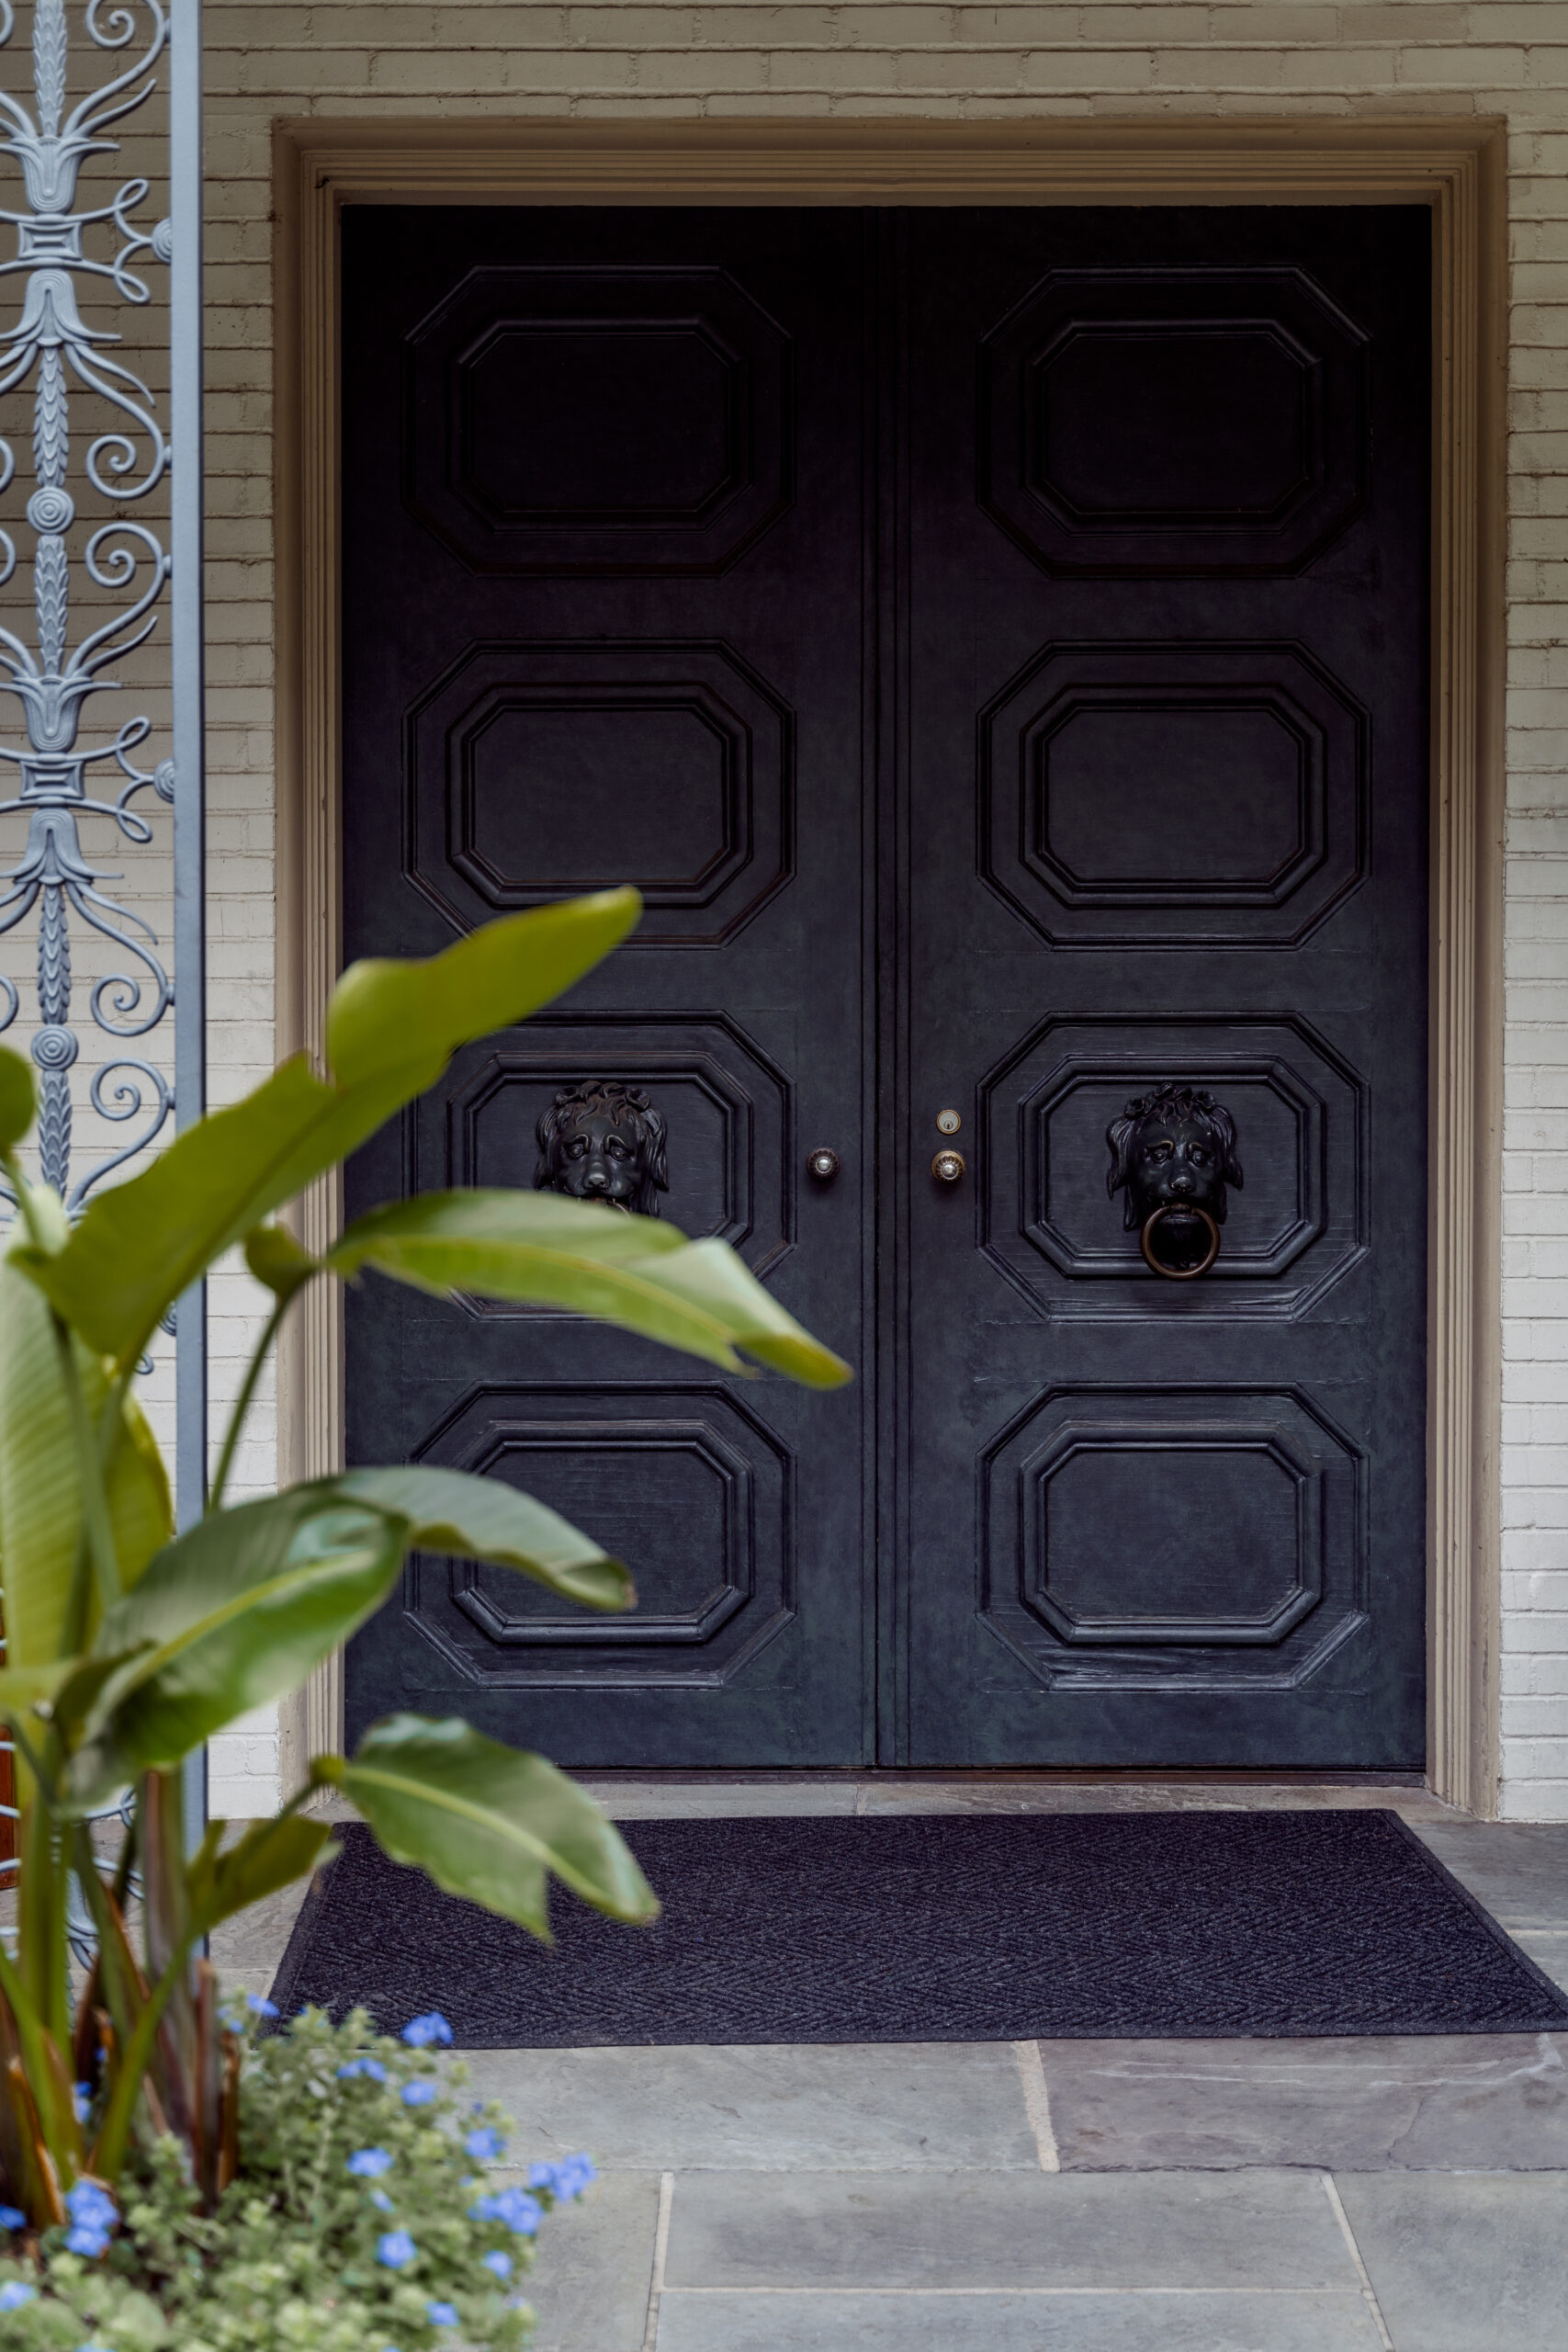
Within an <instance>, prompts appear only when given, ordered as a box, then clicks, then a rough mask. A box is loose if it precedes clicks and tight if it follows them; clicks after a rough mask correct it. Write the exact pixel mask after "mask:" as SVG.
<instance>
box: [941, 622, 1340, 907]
mask: <svg viewBox="0 0 1568 2352" xmlns="http://www.w3.org/2000/svg"><path fill="white" fill-rule="evenodd" d="M1366 742H1367V725H1366V719H1365V716H1364V714H1363V713H1362V711H1361V710H1360V708H1359V706H1358V705H1357V704H1356V703H1355V702H1354V701H1353V699H1352V698H1351V697H1350V696H1349V695H1348V694H1347V693H1346V692H1345V691H1344V689H1343V688H1342V687H1340V686H1338V685H1337V684H1335V683H1334V682H1333V681H1332V680H1330V678H1329V677H1328V676H1327V674H1326V673H1325V672H1324V671H1323V670H1322V669H1321V667H1320V666H1319V665H1318V663H1316V662H1314V660H1313V659H1312V658H1311V656H1310V655H1309V654H1307V653H1306V652H1305V651H1304V650H1303V648H1301V647H1300V646H1294V645H1258V644H1232V645H1224V644H1222V645H1215V644H1205V645H1190V644H1189V645H1184V644H1181V643H1179V642H1177V643H1162V644H1159V645H1138V644H1130V645H1055V646H1047V647H1046V648H1044V650H1043V651H1042V652H1040V653H1039V654H1037V655H1036V656H1035V658H1034V659H1033V660H1032V662H1030V663H1029V664H1028V665H1027V667H1026V668H1024V669H1023V670H1022V671H1021V673H1019V675H1018V676H1017V677H1015V678H1014V679H1012V680H1011V681H1010V684H1008V685H1007V686H1006V687H1004V689H1003V690H1002V692H1001V694H1000V695H998V696H997V698H996V699H995V701H994V702H992V703H991V704H989V705H988V706H987V709H986V710H985V711H984V712H983V713H982V714H981V719H980V794H981V812H982V813H981V831H982V840H983V853H982V854H983V860H984V871H985V874H986V878H987V881H988V882H989V883H990V884H991V887H992V888H993V889H995V890H996V891H997V892H998V895H999V896H1000V897H1001V898H1002V899H1004V900H1005V901H1006V903H1007V904H1008V905H1009V906H1010V907H1011V909H1012V910H1013V911H1014V912H1015V913H1016V914H1018V915H1020V916H1021V918H1022V919H1023V921H1024V922H1026V923H1028V924H1029V925H1030V926H1031V928H1032V930H1034V931H1036V932H1038V933H1040V935H1041V936H1042V938H1043V939H1047V940H1049V941H1050V942H1051V943H1052V944H1054V945H1056V946H1075V945H1077V946H1088V947H1109V946H1123V945H1124V946H1138V947H1145V946H1159V945H1166V944H1169V945H1172V946H1175V945H1183V946H1194V947H1199V946H1204V947H1207V946H1216V947H1218V946H1231V945H1246V946H1268V945H1273V946H1292V947H1293V946H1295V945H1296V944H1298V943H1299V942H1300V941H1302V940H1303V939H1304V938H1305V937H1306V936H1307V934H1308V933H1310V932H1312V931H1313V930H1314V929H1315V928H1316V926H1317V925H1318V924H1319V923H1320V922H1323V921H1324V920H1325V917H1326V916H1327V915H1328V914H1330V913H1331V912H1332V911H1333V910H1334V909H1335V908H1337V906H1339V905H1340V904H1341V903H1342V902H1343V900H1344V899H1345V898H1346V896H1347V894H1348V892H1349V891H1351V890H1352V889H1354V888H1356V886H1357V884H1358V883H1359V881H1360V880H1361V879H1362V877H1363V875H1364V872H1365V865H1366V843H1365V836H1366V814H1365V797H1366V795H1365V771H1366Z"/></svg>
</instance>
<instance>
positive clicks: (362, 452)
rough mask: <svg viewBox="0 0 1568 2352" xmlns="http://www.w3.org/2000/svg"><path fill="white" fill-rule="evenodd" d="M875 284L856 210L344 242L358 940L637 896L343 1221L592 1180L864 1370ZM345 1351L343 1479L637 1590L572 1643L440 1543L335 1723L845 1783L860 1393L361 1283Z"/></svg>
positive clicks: (457, 228)
mask: <svg viewBox="0 0 1568 2352" xmlns="http://www.w3.org/2000/svg"><path fill="white" fill-rule="evenodd" d="M862 256H863V232H862V228H861V225H860V220H859V218H858V216H855V215H852V214H844V213H834V212H829V211H816V210H814V211H809V212H798V213H797V212H789V211H784V210H779V211H772V210H769V211H761V212H758V211H751V212H733V213H731V212H720V211H701V210H686V209H682V210H671V211H668V212H660V211H652V210H644V211H638V212H636V213H628V212H620V211H614V210H610V209H573V210H551V209H505V210H502V209H494V210H491V209H484V210H478V209H476V210H467V209H447V208H441V209H429V210H425V209H412V208H410V209H401V208H384V207H375V208H370V207H366V208H352V209H349V210H348V211H347V212H346V213H345V214H344V222H343V284H344V308H343V368H342V375H343V387H344V391H343V401H344V405H343V417H342V446H343V532H344V614H343V641H344V705H343V707H344V809H343V843H344V953H345V956H346V957H347V958H350V959H352V958H353V957H355V956H367V955H428V954H431V953H433V952H434V951H435V950H438V949H439V948H441V947H443V946H445V945H446V944H449V942H450V941H451V940H452V939H453V938H454V937H455V936H457V934H459V933H462V932H465V931H467V930H468V929H470V928H472V927H473V926H474V925H475V924H477V923H479V922H485V921H487V920H489V919H490V918H491V917H492V916H495V915H498V914H502V913H507V912H510V911H511V910H513V909H516V908H520V907H526V906H531V905H535V904H538V903H542V902H543V901H545V900H547V899H553V898H559V897H563V896H567V895H570V893H572V892H575V891H578V890H584V889H592V888H598V887H601V886H603V885H605V884H610V883H616V882H622V881H630V882H635V883H637V885H638V887H639V888H641V890H642V891H643V893H644V897H645V899H646V900H647V910H646V913H645V915H644V918H643V922H642V925H641V927H640V929H639V931H638V932H637V934H636V935H635V937H634V939H633V941H632V942H631V944H629V945H628V946H626V948H624V949H623V950H622V951H621V953H620V954H619V955H617V956H615V957H614V958H612V959H611V961H610V962H609V963H608V964H607V965H605V966H604V967H602V968H601V969H600V970H599V971H597V972H595V973H593V974H592V975H591V976H590V978H588V979H587V980H585V981H584V982H582V983H581V985H580V986H579V987H578V988H577V989H574V990H573V991H572V993H571V995H570V998H569V999H567V1000H565V1001H563V1002H562V1003H561V1004H560V1005H559V1006H558V1007H556V1008H553V1009H552V1010H551V1011H549V1012H547V1013H546V1014H544V1015H542V1016H541V1017H539V1018H537V1019H536V1020H534V1021H532V1022H530V1023H527V1025H526V1026H525V1028H521V1029H519V1030H516V1031H514V1032H510V1033H506V1034H502V1035H498V1036H495V1037H491V1038H489V1039H486V1040H485V1041H484V1042H483V1043H482V1044H480V1045H479V1046H475V1047H473V1048H472V1049H470V1050H469V1051H468V1052H467V1053H465V1054H463V1055H460V1056H459V1057H457V1060H456V1061H455V1062H454V1064H453V1066H452V1068H451V1069H450V1070H449V1072H448V1073H447V1077H446V1080H445V1082H444V1083H443V1085H442V1086H441V1087H440V1088H439V1089H437V1090H436V1091H435V1092H434V1094H432V1095H431V1096H430V1097H428V1098H427V1099H426V1101H425V1102H424V1103H423V1104H421V1105H419V1106H418V1107H417V1108H416V1110H415V1111H414V1112H412V1113H411V1114H408V1116H407V1117H406V1118H405V1119H404V1120H403V1122H402V1123H401V1124H400V1125H395V1126H393V1127H391V1128H389V1129H388V1130H387V1131H386V1132H385V1133H384V1134H383V1135H382V1136H380V1137H378V1139H377V1141H376V1142H375V1143H374V1144H373V1145H371V1146H370V1147H369V1148H367V1150H366V1151H365V1152H364V1153H362V1154H361V1155H360V1157H359V1159H357V1160H356V1161H355V1163H354V1164H353V1165H352V1166H351V1168H350V1170H349V1171H348V1181H347V1193H348V1209H349V1213H350V1214H351V1215H352V1214H355V1212H357V1211H358V1210H359V1209H362V1208H364V1207H367V1206H368V1205H369V1204H372V1203H373V1202H375V1201H377V1200H379V1199H385V1198H389V1197H390V1196H392V1195H394V1194H397V1193H405V1192H414V1191H417V1192H428V1191H434V1190H439V1189H441V1188H444V1187H446V1186H448V1185H468V1184H513V1185H523V1186H527V1185H530V1184H532V1183H535V1182H545V1183H547V1184H550V1185H552V1186H553V1187H556V1188H558V1189H562V1190H568V1189H571V1190H584V1189H586V1190H594V1189H600V1188H604V1189H607V1190H609V1191H610V1192H611V1193H612V1194H613V1195H615V1194H619V1195H624V1196H627V1197H631V1198H634V1199H635V1200H636V1202H637V1204H638V1205H641V1206H643V1207H645V1208H647V1207H651V1208H653V1209H654V1210H655V1212H656V1213H657V1214H659V1215H661V1216H667V1217H668V1218H669V1219H670V1220H671V1222H672V1223H674V1224H676V1225H678V1226H680V1227H682V1230H683V1231H685V1232H686V1233H688V1234H690V1235H693V1236H696V1235H700V1234H719V1235H722V1236H723V1237H724V1238H726V1239H727V1240H728V1241H730V1242H732V1243H733V1244H734V1246H735V1247H736V1248H737V1249H738V1250H740V1252H741V1253H742V1255H743V1256H744V1257H745V1258H746V1260H747V1261H748V1262H749V1263H750V1265H751V1266H752V1268H753V1269H754V1270H755V1271H756V1272H757V1273H758V1274H759V1275H760V1276H761V1279H762V1280H763V1281H764V1282H766V1283H768V1284H769V1285H770V1286H771V1287H772V1288H773V1289H774V1290H775V1291H776V1293H777V1295H779V1297H780V1298H781V1299H782V1300H783V1302H784V1304H785V1305H786V1306H788V1307H789V1308H790V1310H791V1312H792V1313H794V1314H795V1315H796V1316H798V1317H800V1318H801V1320H802V1321H803V1322H805V1323H806V1324H807V1326H808V1327H809V1328H810V1329H813V1330H815V1331H816V1332H818V1334H819V1335H820V1336H821V1337H822V1338H823V1339H825V1340H828V1341H829V1343H830V1344H831V1345H832V1346H833V1347H835V1348H837V1349H838V1350H840V1352H841V1353H843V1354H844V1355H846V1356H847V1357H849V1359H850V1360H851V1361H852V1363H855V1364H856V1365H857V1367H858V1366H859V1365H860V1363H861V1361H862V1357H863V1347H862V1334H863V1329H865V1328H867V1326H866V1321H865V1311H864V1309H865V1301H864V1291H865V1269H866V1262H867V1260H866V1250H867V1242H868V1237H867V1235H866V1233H865V1231H864V1229H863V1228H864V1222H865V1214H866V1204H867V1202H868V1199H869V1193H870V1187H869V1185H868V1184H866V1183H865V1182H863V1170H865V1169H866V1168H867V1166H868V1163H869V1152H870V1137H869V1135H868V1134H867V1133H866V1131H865V1106H866V1104H867V1103H868V1100H869V1098H870V1095H871V1091H872V1090H871V1088H870V1087H869V1085H868V1084H867V1082H866V1070H865V1065H864V1049H863V1035H864V1019H863V1008H864V1004H865V998H866V979H867V975H866V972H865V969H864V967H863V944H862V943H863V922H862V903H861V892H862V876H863V871H864V868H865V863H866V861H865V859H864V857H863V842H862V837H861V827H862V822H863V819H862V809H863V806H864V803H865V797H866V796H864V795H863V793H862V791H861V789H860V774H861V767H862V761H863V741H864V738H865V734H866V722H865V716H864V706H865V703H866V701H867V699H868V697H867V695H866V694H865V691H864V685H863V594H862V578H863V548H864V543H865V537H866V531H867V527H868V523H869V521H870V520H871V516H870V508H869V501H868V497H867V494H866V488H865V484H864V482H863V430H862V412H863V376H864V368H863V356H862V352H861V349H860V347H859V338H860V330H859V327H858V324H856V323H855V322H858V321H859V320H860V318H861V317H862V316H863V308H864V306H863V300H862V289H861V273H862V269H863V258H862ZM823 1145H826V1146H829V1147H830V1148H832V1149H833V1150H834V1151H836V1152H837V1153H838V1155H839V1158H840V1172H839V1174H838V1175H837V1177H836V1178H834V1179H833V1180H832V1181H831V1182H829V1183H826V1184H824V1183H821V1182H818V1181H817V1180H814V1179H813V1178H812V1177H810V1176H809V1175H808V1174H807V1168H806V1161H807V1152H808V1151H810V1150H811V1149H813V1148H817V1147H818V1146H823ZM347 1324H348V1356H347V1436H348V1454H349V1459H350V1461H351V1462H369V1461H397V1460H412V1461H422V1462H430V1463H439V1464H448V1465H452V1466H456V1467H461V1468H464V1469H468V1470H473V1471H479V1472H483V1473H486V1474H488V1475H490V1476H497V1477H501V1478H504V1479H507V1480H510V1481H512V1482H513V1483H514V1484H516V1485H518V1486H520V1487H525V1488H527V1489H528V1490H529V1491H530V1492H531V1493H534V1494H536V1495H538V1496H539V1497H540V1498H542V1499H543V1500H545V1501H547V1502H548V1503H550V1504H552V1505H554V1507H555V1508H556V1509H558V1510H561V1511H564V1512H565V1513H566V1515H567V1516H568V1517H569V1518H570V1519H571V1520H573V1521H576V1522H577V1523H578V1524H579V1525H580V1526H581V1527H583V1528H584V1529H586V1530H587V1531H589V1532H591V1533H592V1534H593V1535H594V1536H596V1537H597V1538H598V1539H599V1540H600V1541H602V1542H603V1543H604V1544H605V1546H606V1547H607V1548H608V1549H609V1550H611V1551H613V1552H615V1553H617V1554H619V1555H620V1556H621V1557H623V1558H624V1559H626V1561H627V1562H628V1563H629V1564H630V1565H631V1566H632V1568H633V1571H634V1574H635V1576H636V1579H637V1588H638V1591H639V1595H640V1606H639V1607H638V1609H637V1612H636V1613H635V1615H632V1616H628V1617H626V1618H589V1617H587V1616H586V1614H585V1612H582V1611H574V1610H569V1609H567V1608H565V1607H563V1606H562V1605H561V1604H558V1603H557V1602H555V1601H554V1600H552V1599H551V1598H550V1597H549V1596H548V1595H547V1594H545V1593H543V1592H542V1591H540V1590H538V1589H536V1588H535V1587H533V1586H531V1585H527V1584H525V1583H524V1582H523V1580H522V1579H520V1578H518V1577H513V1576H511V1575H508V1574H505V1573H503V1572H501V1571H494V1572H492V1571H489V1570H485V1569H482V1568H480V1569H470V1568H468V1567H463V1566H458V1565H457V1564H455V1563H453V1562H450V1561H446V1560H440V1559H434V1558H428V1557H420V1558H416V1559H415V1560H414V1561H412V1563H411V1566H410V1568H409V1571H408V1574H407V1577H406V1579H405V1584H404V1588H403V1589H402V1591H401V1593H400V1595H399V1596H398V1597H397V1598H395V1599H394V1600H393V1601H392V1602H390V1603H389V1605H388V1607H387V1608H386V1609H385V1610H384V1611H382V1612H381V1614H380V1615H379V1616H378V1618H377V1619H375V1620H374V1621H373V1622H372V1623H371V1624H370V1625H368V1626H367V1628H366V1629H365V1630H364V1632H362V1633H361V1634H359V1635H358V1637H357V1638H356V1640H355V1643H354V1645H352V1647H351V1650H350V1653H349V1664H348V1714H349V1725H348V1728H349V1736H350V1737H351V1738H354V1737H355V1736H357V1735H358V1732H359V1731H360V1730H361V1729H362V1728H363V1726H364V1725H365V1724H367V1722H368V1721H370V1720H371V1719H372V1718H373V1717H374V1716H376V1715H378V1714H381V1713H386V1712H387V1711H389V1709H393V1708H398V1707H409V1708H412V1709H415V1710H416V1711H419V1712H422V1713H445V1712H448V1711H451V1710H454V1709H460V1710H461V1711H462V1712H463V1713H466V1714H468V1717H469V1718H470V1720H472V1721H473V1722H475V1723H476V1724H479V1725H480V1726H481V1727H482V1728H483V1729H485V1730H487V1731H490V1732H491V1733H492V1734H493V1735H495V1736H498V1737H502V1738H506V1739H509V1740H512V1741H513V1742H516V1743H519V1744H525V1745H527V1746H537V1747H541V1748H543V1749H544V1750H545V1751H546V1752H547V1753H548V1754H550V1755H552V1756H554V1757H556V1758H558V1759H559V1760H560V1761H561V1762H563V1763H566V1764H575V1765H591V1764H599V1765H617V1764H628V1765H629V1764H637V1765H659V1764H663V1765H682V1764H687V1765H694V1766H696V1765H705V1764H716V1763H725V1764H730V1765H744V1764H748V1763H752V1764H777V1765H796V1764H850V1763H855V1762H858V1761H861V1760H863V1758H864V1756H865V1755H866V1753H867V1749H868V1738H869V1731H868V1723H867V1696H866V1694H867V1690H868V1683H869V1678H868V1672H867V1650H868V1643H869V1634H870V1611H869V1604H868V1600H867V1596H866V1595H865V1594H864V1593H863V1575H864V1570H863V1566H862V1563H863V1562H865V1561H868V1560H869V1559H870V1558H871V1556H872V1545H871V1544H869V1542H867V1541H866V1538H865V1531H864V1530H863V1526H862V1523H861V1521H862V1509H863V1504H862V1497H863V1494H864V1493H866V1492H868V1491H869V1490H870V1484H871V1482H870V1481H868V1480H867V1479H866V1478H865V1477H864V1476H863V1470H864V1464H863V1422H862V1416H863V1400H864V1397H865V1394H866V1391H865V1388H864V1387H863V1385H857V1386H856V1387H855V1388H854V1389H852V1390H850V1391H848V1392H846V1393H844V1394H841V1395H838V1396H835V1397H830V1398H823V1397H816V1396H813V1395H810V1394H807V1393H806V1392H802V1391H799V1390H796V1389H795V1388H793V1387H791V1386H790V1385H788V1384H787V1383H785V1382H784V1381H782V1380H779V1379H777V1378H774V1377H773V1376H762V1377H760V1378H757V1379H754V1380H748V1379H727V1378H725V1377H723V1376H722V1375H720V1374H713V1373H711V1372H710V1371H709V1370H708V1369H707V1368H706V1367H705V1366H703V1365H701V1364H699V1363H695V1362H694V1360H692V1359H689V1358H685V1357H679V1356H674V1355H671V1354H669V1353H667V1352H666V1351H662V1350H660V1349H656V1348H654V1347H653V1346H652V1345H650V1344H649V1343H648V1342H645V1341H642V1340H636V1339H633V1338H632V1337H630V1336H628V1335H626V1334H624V1333H620V1332H615V1331H610V1330H603V1329H595V1328H592V1327H590V1326H587V1325H584V1324H581V1323H579V1322H577V1321H575V1320H573V1319H572V1318H570V1317H560V1316H552V1315H549V1314H547V1313H543V1312H538V1311H533V1310H517V1309H512V1308H500V1307H497V1306H493V1305H490V1304H485V1303H480V1302H470V1303H465V1304H443V1303H441V1302H439V1301H436V1300H432V1299H425V1298H422V1297H420V1296H418V1295H415V1294H414V1293H412V1292H409V1291H405V1290H401V1289H395V1288H393V1287H392V1286H391V1285H389V1284H387V1283H381V1282H379V1281H377V1280H375V1279H372V1281H371V1282H370V1283H368V1284H367V1286H366V1287H365V1288H364V1289H363V1290H362V1291H359V1292H357V1293H355V1294H354V1295H352V1296H351V1298H350V1300H349V1303H348V1317H347Z"/></svg>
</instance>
